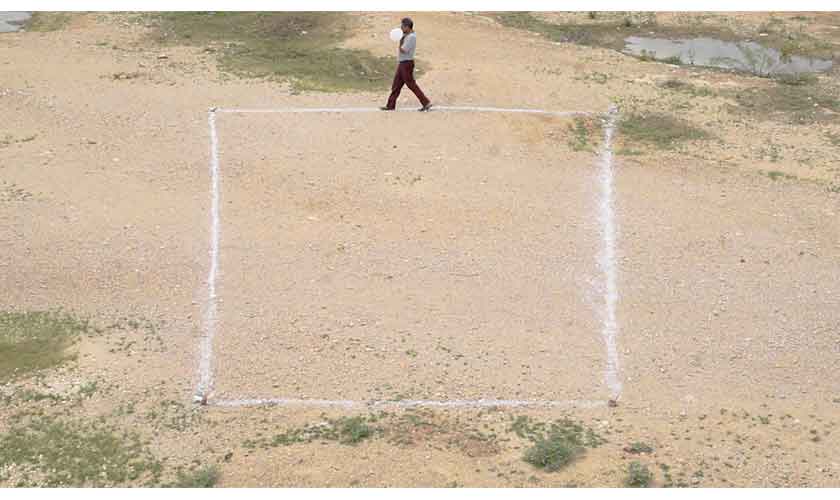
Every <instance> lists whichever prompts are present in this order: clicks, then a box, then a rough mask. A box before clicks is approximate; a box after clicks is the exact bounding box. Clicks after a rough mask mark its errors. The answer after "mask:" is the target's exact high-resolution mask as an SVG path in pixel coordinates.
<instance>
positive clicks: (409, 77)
mask: <svg viewBox="0 0 840 500" xmlns="http://www.w3.org/2000/svg"><path fill="white" fill-rule="evenodd" d="M401 66H406V68H405V69H404V70H403V71H404V73H405V74H404V75H403V80H405V85H406V86H407V87H408V88H410V89H411V91H412V92H414V95H416V96H417V99H419V100H420V104H421V105H422V106H423V107H424V108H425V107H426V106H427V105H428V104H429V102H430V101H429V98H428V97H426V94H424V93H423V91H422V90H420V87H419V86H417V82H416V81H415V80H414V62H410V63H405V64H402V65H401Z"/></svg>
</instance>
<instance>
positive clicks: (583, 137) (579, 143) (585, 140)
mask: <svg viewBox="0 0 840 500" xmlns="http://www.w3.org/2000/svg"><path fill="white" fill-rule="evenodd" d="M594 128H596V124H595V122H594V121H593V120H592V119H587V118H584V117H581V116H576V117H575V119H574V121H573V122H572V123H570V124H569V126H568V132H569V135H568V144H569V147H570V148H572V150H573V151H590V150H591V149H592V145H591V144H590V142H589V137H590V135H591V134H592V132H593V129H594Z"/></svg>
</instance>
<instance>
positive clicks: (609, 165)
mask: <svg viewBox="0 0 840 500" xmlns="http://www.w3.org/2000/svg"><path fill="white" fill-rule="evenodd" d="M617 115H618V109H617V108H616V107H615V106H610V110H609V112H608V113H607V115H606V118H605V123H604V144H603V146H602V148H601V155H600V163H601V169H600V172H599V178H600V181H601V182H600V184H601V200H600V203H599V207H598V219H599V220H600V222H601V244H602V246H601V251H600V253H599V255H598V264H599V267H600V268H601V270H602V271H603V273H604V304H603V305H604V308H603V311H602V322H603V324H602V327H601V338H602V339H603V342H604V345H605V347H606V351H607V366H606V370H605V373H604V379H605V380H604V381H605V383H606V385H607V387H608V388H609V389H610V391H611V393H612V394H611V396H612V399H618V397H619V396H620V395H621V380H619V376H618V369H619V368H618V348H617V337H618V320H617V319H616V304H617V303H618V278H617V269H616V268H617V266H616V261H615V253H616V250H615V247H616V224H615V210H614V207H613V177H614V171H613V152H612V137H613V132H614V131H615V122H616V117H617Z"/></svg>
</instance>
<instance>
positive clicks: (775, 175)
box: [763, 170, 798, 181]
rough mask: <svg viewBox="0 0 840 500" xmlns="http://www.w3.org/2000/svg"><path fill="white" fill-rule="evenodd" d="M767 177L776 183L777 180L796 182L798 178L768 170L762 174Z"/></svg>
mask: <svg viewBox="0 0 840 500" xmlns="http://www.w3.org/2000/svg"><path fill="white" fill-rule="evenodd" d="M763 173H764V174H765V175H766V176H767V177H769V178H770V179H772V180H774V181H776V180H779V179H786V180H792V181H794V180H796V179H798V177H796V176H795V175H790V174H786V173H785V172H781V171H779V170H770V171H769V172H763Z"/></svg>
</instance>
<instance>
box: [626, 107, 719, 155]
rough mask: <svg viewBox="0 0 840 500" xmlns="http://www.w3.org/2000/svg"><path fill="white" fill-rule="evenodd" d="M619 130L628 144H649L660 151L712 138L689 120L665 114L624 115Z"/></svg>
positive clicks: (634, 113) (635, 113)
mask: <svg viewBox="0 0 840 500" xmlns="http://www.w3.org/2000/svg"><path fill="white" fill-rule="evenodd" d="M618 130H619V133H620V134H621V135H622V137H624V138H625V140H626V141H628V142H632V143H643V144H649V145H652V146H655V147H657V148H659V149H672V148H674V147H675V146H677V145H678V144H680V143H682V142H686V141H701V140H708V139H710V138H711V135H710V134H709V133H708V132H706V131H705V130H703V129H700V128H698V127H695V126H694V125H692V124H691V123H690V122H688V121H687V120H683V119H681V118H676V117H674V116H671V115H667V114H664V113H639V112H629V113H626V114H623V115H622V117H621V121H620V123H619V128H618Z"/></svg>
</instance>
